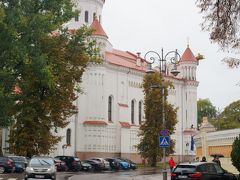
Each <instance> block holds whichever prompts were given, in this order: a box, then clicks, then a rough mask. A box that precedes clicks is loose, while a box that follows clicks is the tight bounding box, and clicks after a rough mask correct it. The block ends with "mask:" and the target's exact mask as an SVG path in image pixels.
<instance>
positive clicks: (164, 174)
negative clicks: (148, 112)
mask: <svg viewBox="0 0 240 180" xmlns="http://www.w3.org/2000/svg"><path fill="white" fill-rule="evenodd" d="M163 84H164V79H162V122H163V129H166V122H165V102H166V101H165V96H164V87H163ZM163 163H164V164H163V180H167V170H166V149H165V147H164V148H163Z"/></svg>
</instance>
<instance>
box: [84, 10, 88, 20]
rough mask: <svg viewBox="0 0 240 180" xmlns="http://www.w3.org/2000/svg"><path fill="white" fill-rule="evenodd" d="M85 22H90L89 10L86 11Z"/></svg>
mask: <svg viewBox="0 0 240 180" xmlns="http://www.w3.org/2000/svg"><path fill="white" fill-rule="evenodd" d="M84 19H85V22H86V23H88V11H85V18H84Z"/></svg>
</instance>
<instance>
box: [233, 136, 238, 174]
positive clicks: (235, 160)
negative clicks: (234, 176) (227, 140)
mask: <svg viewBox="0 0 240 180" xmlns="http://www.w3.org/2000/svg"><path fill="white" fill-rule="evenodd" d="M239 152H240V134H239V137H236V139H235V140H234V142H233V145H232V152H231V159H232V164H233V166H235V167H236V168H237V170H238V171H239V172H240V153H239Z"/></svg>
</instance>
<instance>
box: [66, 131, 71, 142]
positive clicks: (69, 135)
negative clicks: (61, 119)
mask: <svg viewBox="0 0 240 180" xmlns="http://www.w3.org/2000/svg"><path fill="white" fill-rule="evenodd" d="M66 144H67V145H71V129H67V135H66Z"/></svg>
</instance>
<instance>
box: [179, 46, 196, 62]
mask: <svg viewBox="0 0 240 180" xmlns="http://www.w3.org/2000/svg"><path fill="white" fill-rule="evenodd" d="M180 61H197V59H196V57H195V56H194V55H193V53H192V51H191V49H190V48H189V46H188V47H187V49H186V50H185V51H184V53H183V55H182V57H181V59H180Z"/></svg>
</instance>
